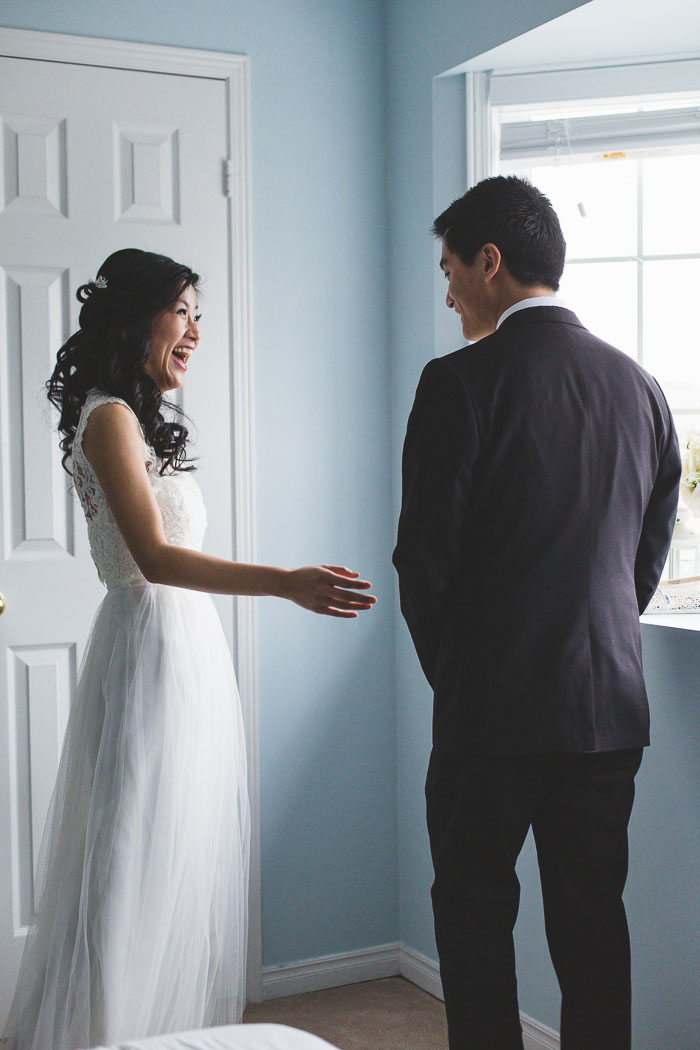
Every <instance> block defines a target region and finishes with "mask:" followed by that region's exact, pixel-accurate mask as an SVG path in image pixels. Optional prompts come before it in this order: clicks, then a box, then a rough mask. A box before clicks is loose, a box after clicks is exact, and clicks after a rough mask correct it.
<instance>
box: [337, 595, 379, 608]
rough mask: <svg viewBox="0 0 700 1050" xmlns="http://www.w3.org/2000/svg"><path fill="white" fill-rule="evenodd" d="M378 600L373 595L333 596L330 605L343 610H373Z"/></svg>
mask: <svg viewBox="0 0 700 1050" xmlns="http://www.w3.org/2000/svg"><path fill="white" fill-rule="evenodd" d="M376 600H377V599H376V598H375V597H374V596H373V595H371V594H363V595H359V594H332V595H330V597H329V604H331V605H335V606H338V607H340V608H343V609H346V608H347V609H371V607H372V606H373V605H374V603H375V602H376Z"/></svg>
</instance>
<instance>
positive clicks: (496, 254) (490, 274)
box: [481, 243, 503, 281]
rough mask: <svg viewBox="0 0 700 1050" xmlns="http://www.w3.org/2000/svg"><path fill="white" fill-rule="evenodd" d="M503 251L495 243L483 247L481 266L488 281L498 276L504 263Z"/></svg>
mask: <svg viewBox="0 0 700 1050" xmlns="http://www.w3.org/2000/svg"><path fill="white" fill-rule="evenodd" d="M502 261H503V260H502V257H501V253H500V251H499V250H498V248H497V247H496V245H495V244H491V243H489V244H485V245H484V246H483V247H482V249H481V268H482V273H483V275H484V279H485V280H486V281H491V280H493V278H494V277H495V276H496V274H497V273H498V271H499V270H500V269H501V265H502Z"/></svg>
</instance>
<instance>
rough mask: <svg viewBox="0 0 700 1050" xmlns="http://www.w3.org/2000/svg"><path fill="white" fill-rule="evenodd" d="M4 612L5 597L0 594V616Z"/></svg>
mask: <svg viewBox="0 0 700 1050" xmlns="http://www.w3.org/2000/svg"><path fill="white" fill-rule="evenodd" d="M4 612H5V596H4V595H3V594H0V616H2V614H3V613H4Z"/></svg>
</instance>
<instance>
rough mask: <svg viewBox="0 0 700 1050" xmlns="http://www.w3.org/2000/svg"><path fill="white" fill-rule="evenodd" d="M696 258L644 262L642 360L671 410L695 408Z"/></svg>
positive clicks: (698, 407) (699, 263)
mask: <svg viewBox="0 0 700 1050" xmlns="http://www.w3.org/2000/svg"><path fill="white" fill-rule="evenodd" d="M699 296H700V260H698V259H677V260H671V261H668V262H666V261H664V262H647V263H645V265H644V344H643V345H644V351H643V364H644V367H645V368H646V369H648V371H650V372H651V374H652V375H653V376H655V377H656V378H657V379H658V381H659V383H660V384H661V387H662V389H663V391H664V393H665V395H666V397H667V399H668V402H669V404H670V406H671V408H672V409H686V410H693V411H696V412H697V411H700V368H699V367H698V362H700V353H699V351H700V338H699V337H698V327H697V301H698V297H699Z"/></svg>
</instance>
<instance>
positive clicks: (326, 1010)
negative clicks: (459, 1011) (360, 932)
mask: <svg viewBox="0 0 700 1050" xmlns="http://www.w3.org/2000/svg"><path fill="white" fill-rule="evenodd" d="M243 1021H244V1023H246V1022H247V1023H248V1024H251V1023H255V1022H258V1023H260V1022H261V1021H265V1022H270V1023H273V1024H288V1025H291V1026H292V1027H293V1028H301V1029H303V1030H304V1031H306V1032H313V1034H314V1035H319V1036H321V1038H322V1039H327V1040H328V1042H329V1043H333V1044H334V1045H335V1046H338V1047H340V1050H447V1027H446V1025H445V1010H444V1007H443V1005H442V1003H441V1002H440V1001H439V1000H438V999H434V998H433V997H432V995H428V993H427V992H424V991H422V990H421V989H420V988H416V986H415V985H414V984H411V983H410V982H409V981H406V980H404V979H403V977H386V978H385V979H384V980H381V981H367V982H365V983H363V984H350V985H345V986H344V987H342V988H328V989H325V990H324V991H322V992H305V993H304V994H303V995H290V996H289V997H287V998H285V999H270V1000H269V1001H268V1002H266V1003H251V1004H250V1005H249V1006H247V1007H246V1011H245V1013H244V1015H243Z"/></svg>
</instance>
